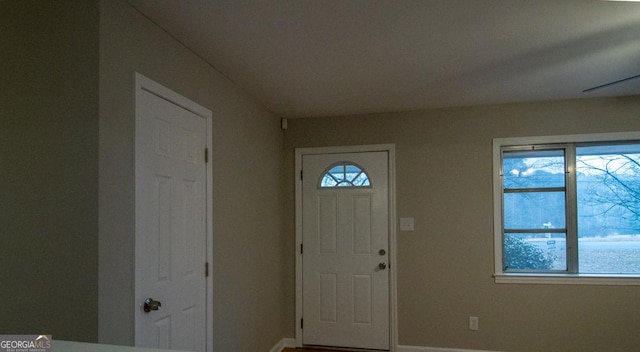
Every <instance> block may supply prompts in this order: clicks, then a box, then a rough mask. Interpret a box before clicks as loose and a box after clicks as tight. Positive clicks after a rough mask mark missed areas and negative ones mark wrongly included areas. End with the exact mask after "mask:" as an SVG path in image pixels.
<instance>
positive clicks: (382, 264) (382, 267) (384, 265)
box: [378, 263, 387, 270]
mask: <svg viewBox="0 0 640 352" xmlns="http://www.w3.org/2000/svg"><path fill="white" fill-rule="evenodd" d="M386 268H387V264H386V263H380V264H378V269H380V270H384V269H386Z"/></svg>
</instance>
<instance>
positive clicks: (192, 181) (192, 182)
mask: <svg viewBox="0 0 640 352" xmlns="http://www.w3.org/2000/svg"><path fill="white" fill-rule="evenodd" d="M138 78H139V79H140V77H138ZM144 82H147V83H149V84H151V87H152V88H153V87H155V86H154V85H153V84H152V83H153V82H152V81H151V82H148V81H144ZM156 88H157V87H156ZM160 88H161V91H160V92H158V91H153V90H152V89H150V88H149V85H147V86H144V85H139V86H138V87H137V91H136V194H135V196H136V198H135V209H136V214H135V221H136V226H135V228H136V252H135V266H136V275H135V276H136V283H135V285H136V286H135V294H136V308H135V309H136V314H135V317H136V318H135V329H136V331H135V344H136V346H138V347H152V348H161V349H173V350H185V351H202V352H204V351H205V349H206V348H207V333H206V325H207V318H206V317H207V278H206V276H205V275H206V271H207V270H206V268H205V265H206V262H207V216H206V209H207V194H208V190H207V167H206V164H205V147H206V146H207V142H206V138H207V120H206V118H205V117H203V116H201V115H199V114H196V113H194V112H192V111H191V110H189V109H186V108H185V107H184V101H186V100H184V98H182V99H183V101H180V102H177V101H172V100H171V99H172V96H171V94H164V95H163V92H164V90H163V89H166V88H164V87H160ZM172 94H175V93H172ZM174 96H175V95H174ZM178 104H180V105H178ZM145 302H146V303H145Z"/></svg>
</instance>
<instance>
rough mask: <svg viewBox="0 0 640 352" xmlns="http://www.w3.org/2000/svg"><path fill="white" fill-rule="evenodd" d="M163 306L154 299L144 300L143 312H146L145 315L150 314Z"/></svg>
mask: <svg viewBox="0 0 640 352" xmlns="http://www.w3.org/2000/svg"><path fill="white" fill-rule="evenodd" d="M161 306H162V303H161V302H160V301H156V300H154V299H153V298H147V299H145V300H144V303H143V304H142V310H144V312H145V313H149V312H151V311H152V310H158V309H160V307H161Z"/></svg>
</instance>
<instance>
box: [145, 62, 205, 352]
mask: <svg viewBox="0 0 640 352" xmlns="http://www.w3.org/2000/svg"><path fill="white" fill-rule="evenodd" d="M143 91H146V92H149V93H151V94H153V95H156V96H157V97H159V98H162V99H165V100H167V101H170V102H172V103H173V104H176V105H178V106H180V107H182V108H184V109H186V110H188V111H191V112H192V113H194V114H196V115H198V116H201V117H202V118H204V119H205V120H206V125H207V131H206V137H205V140H206V148H207V149H208V151H209V152H208V154H209V155H208V161H207V162H206V163H205V169H206V172H207V176H206V189H207V191H206V197H207V199H206V209H205V216H206V222H207V224H206V251H207V254H206V261H207V263H208V265H209V268H208V273H209V275H208V276H207V277H206V278H205V282H206V290H207V292H206V306H207V308H206V312H205V332H206V339H207V341H206V347H205V348H206V351H208V352H213V275H212V271H213V268H212V265H213V160H212V159H213V158H212V154H213V136H212V134H213V113H212V112H211V110H209V109H207V108H205V107H203V106H202V105H200V104H198V103H196V102H193V101H192V100H190V99H188V98H186V97H184V96H182V95H180V94H178V93H176V92H174V91H172V90H171V89H169V88H167V87H165V86H163V85H161V84H159V83H157V82H155V81H154V80H152V79H150V78H147V77H145V76H143V75H142V74H140V73H138V72H136V73H135V108H136V124H137V119H138V116H139V115H140V113H141V112H140V109H141V108H142V106H141V105H140V104H139V101H140V94H142V92H143ZM134 136H135V133H134ZM134 202H135V201H134ZM134 255H135V254H134ZM134 262H135V260H134ZM135 283H136V279H135V264H134V286H135ZM133 295H134V298H133V301H134V302H135V299H136V296H135V295H136V290H135V287H134V290H133ZM135 304H136V308H137V305H138V304H139V302H135ZM134 327H135V317H134ZM134 331H135V329H134ZM134 341H135V333H134Z"/></svg>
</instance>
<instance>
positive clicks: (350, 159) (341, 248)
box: [302, 151, 390, 350]
mask: <svg viewBox="0 0 640 352" xmlns="http://www.w3.org/2000/svg"><path fill="white" fill-rule="evenodd" d="M340 165H353V166H355V167H358V168H360V169H361V170H362V171H363V172H365V173H366V175H367V176H368V179H369V181H370V184H369V185H368V186H366V185H365V186H363V187H356V186H349V185H346V184H344V185H346V186H344V185H339V186H336V187H321V185H320V180H321V179H322V177H323V175H324V174H326V172H327V171H328V170H330V169H331V168H332V166H338V169H337V170H339V167H340ZM345 167H346V166H345ZM344 170H346V172H345V173H346V174H349V176H347V179H348V178H349V177H352V176H353V175H355V173H350V172H351V171H350V170H348V169H344ZM302 171H303V176H304V177H303V180H302V245H303V251H302V252H303V254H302V310H303V315H302V317H303V324H302V325H303V327H302V342H303V344H304V345H319V346H335V347H349V348H366V349H379V350H389V348H390V344H389V340H390V330H389V329H390V310H389V302H390V300H389V296H390V285H389V270H388V265H389V264H388V258H389V167H388V152H387V151H379V152H362V153H340V154H310V155H303V156H302ZM339 178H340V177H339V176H338V181H340V180H339Z"/></svg>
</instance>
